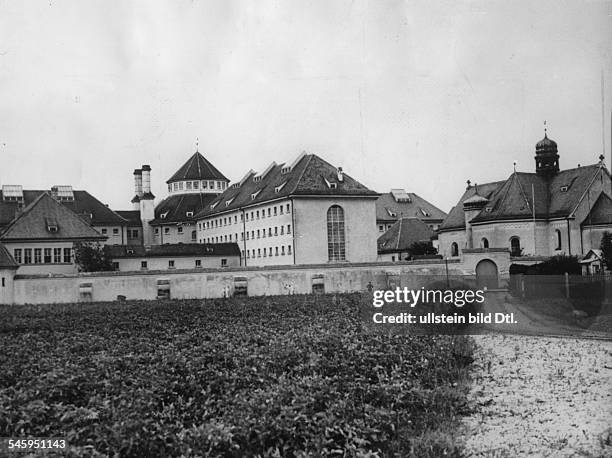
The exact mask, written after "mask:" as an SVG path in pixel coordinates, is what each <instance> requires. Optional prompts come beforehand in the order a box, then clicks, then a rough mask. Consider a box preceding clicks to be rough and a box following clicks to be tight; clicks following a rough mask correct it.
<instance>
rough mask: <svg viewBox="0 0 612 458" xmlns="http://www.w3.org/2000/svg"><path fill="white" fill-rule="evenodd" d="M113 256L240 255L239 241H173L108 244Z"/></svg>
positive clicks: (107, 248)
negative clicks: (148, 245) (170, 242)
mask: <svg viewBox="0 0 612 458" xmlns="http://www.w3.org/2000/svg"><path fill="white" fill-rule="evenodd" d="M104 249H105V250H106V252H107V253H108V254H109V255H110V257H111V258H115V259H116V258H142V257H145V258H154V257H168V256H177V257H181V256H204V257H206V256H240V248H239V247H238V244H237V243H172V244H165V245H153V246H150V247H144V246H141V245H136V246H131V245H106V246H105V247H104Z"/></svg>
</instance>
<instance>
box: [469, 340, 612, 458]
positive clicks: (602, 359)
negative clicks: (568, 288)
mask: <svg viewBox="0 0 612 458" xmlns="http://www.w3.org/2000/svg"><path fill="white" fill-rule="evenodd" d="M474 339H475V340H476V343H477V344H478V347H479V348H478V350H477V351H476V355H475V362H474V373H473V375H472V376H473V383H472V388H471V391H470V404H471V405H472V407H473V408H474V409H475V412H474V413H473V414H472V415H471V416H469V417H467V418H466V419H465V428H466V433H465V444H466V451H467V454H468V456H474V457H485V456H486V457H516V456H551V457H612V342H611V341H597V340H586V339H585V340H582V339H576V338H551V337H535V336H517V335H481V336H474Z"/></svg>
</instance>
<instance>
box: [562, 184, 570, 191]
mask: <svg viewBox="0 0 612 458" xmlns="http://www.w3.org/2000/svg"><path fill="white" fill-rule="evenodd" d="M568 189H569V187H568V186H567V185H565V186H561V192H567V190H568Z"/></svg>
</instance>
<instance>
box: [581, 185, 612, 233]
mask: <svg viewBox="0 0 612 458" xmlns="http://www.w3.org/2000/svg"><path fill="white" fill-rule="evenodd" d="M601 224H609V225H612V199H611V198H610V197H609V196H608V195H607V194H606V193H604V192H602V193H601V194H599V197H598V198H597V200H596V201H595V204H593V207H592V208H591V211H590V212H589V214H588V215H587V216H586V218H585V219H584V221H582V224H581V225H582V226H596V225H601Z"/></svg>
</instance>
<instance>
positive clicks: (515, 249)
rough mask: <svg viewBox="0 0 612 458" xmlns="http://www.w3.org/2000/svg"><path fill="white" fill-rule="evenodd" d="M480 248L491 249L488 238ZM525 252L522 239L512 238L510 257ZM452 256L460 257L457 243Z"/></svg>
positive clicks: (483, 239)
mask: <svg viewBox="0 0 612 458" xmlns="http://www.w3.org/2000/svg"><path fill="white" fill-rule="evenodd" d="M556 232H557V235H556V236H557V240H558V248H557V250H560V249H561V232H560V231H559V230H557V231H556ZM480 248H489V240H488V239H487V238H486V237H483V238H482V239H480ZM522 252H523V249H522V248H521V239H520V238H519V237H517V236H512V237H510V255H511V256H520V255H521V254H522ZM451 256H459V245H457V243H456V242H453V243H451Z"/></svg>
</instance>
